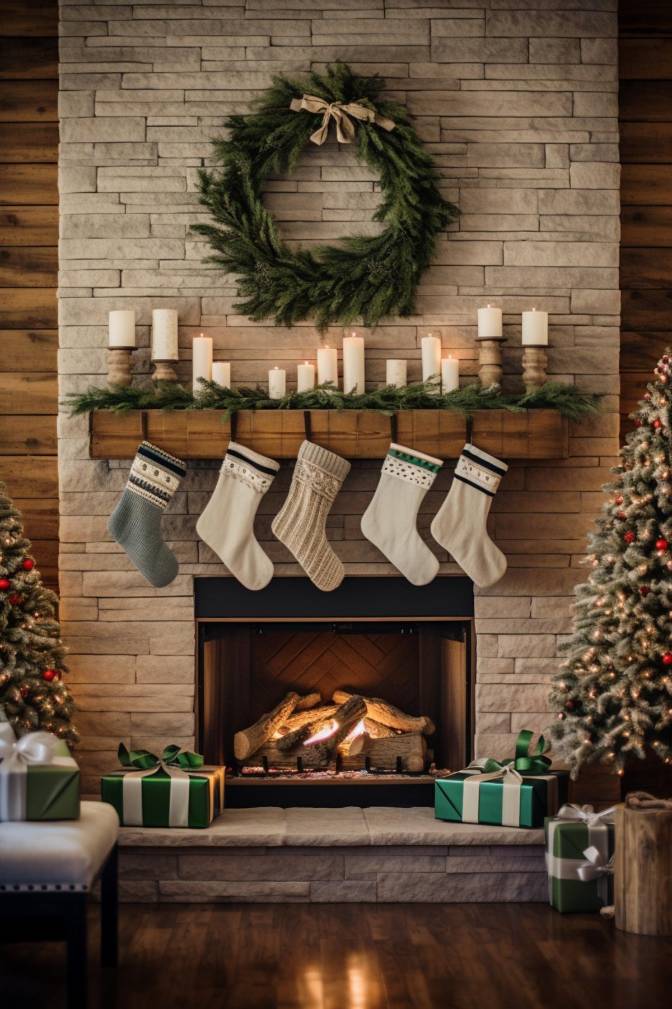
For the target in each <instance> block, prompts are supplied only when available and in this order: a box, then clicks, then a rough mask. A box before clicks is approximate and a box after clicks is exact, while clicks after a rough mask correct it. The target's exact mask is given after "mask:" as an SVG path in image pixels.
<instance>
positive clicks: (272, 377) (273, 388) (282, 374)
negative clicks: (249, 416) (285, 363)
mask: <svg viewBox="0 0 672 1009" xmlns="http://www.w3.org/2000/svg"><path fill="white" fill-rule="evenodd" d="M286 391H287V372H286V371H285V369H284V368H278V367H277V366H276V367H275V368H271V370H270V371H269V373H268V398H269V399H282V397H283V396H284V395H285V393H286Z"/></svg>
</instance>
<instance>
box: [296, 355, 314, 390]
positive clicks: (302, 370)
mask: <svg viewBox="0 0 672 1009" xmlns="http://www.w3.org/2000/svg"><path fill="white" fill-rule="evenodd" d="M314 388H315V365H314V364H311V363H310V362H309V361H304V362H303V364H297V366H296V391H297V392H310V390H311V389H314Z"/></svg>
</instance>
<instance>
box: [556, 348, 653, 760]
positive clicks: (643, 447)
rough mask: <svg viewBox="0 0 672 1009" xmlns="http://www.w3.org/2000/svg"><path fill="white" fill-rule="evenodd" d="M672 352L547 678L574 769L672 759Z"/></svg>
mask: <svg viewBox="0 0 672 1009" xmlns="http://www.w3.org/2000/svg"><path fill="white" fill-rule="evenodd" d="M671 406H672V358H671V357H670V355H669V354H665V355H664V357H662V358H661V360H660V361H659V362H658V365H657V366H656V369H655V378H654V381H653V382H652V383H651V384H650V385H649V386H648V391H647V392H646V394H645V396H644V399H643V400H642V401H641V403H640V404H639V407H638V409H637V411H636V413H635V414H634V419H635V425H636V426H635V430H634V431H633V432H632V433H631V434H630V435H629V436H628V438H627V440H626V444H625V446H624V448H623V449H622V450H621V457H620V463H619V465H618V466H617V467H616V468H615V470H614V473H615V474H616V476H615V479H614V481H613V483H611V484H608V485H607V486H606V487H605V492H606V494H607V496H608V499H607V502H606V503H605V505H604V508H603V514H602V515H601V516H600V518H599V519H598V521H597V528H596V531H595V532H593V533H592V534H591V536H590V539H589V548H590V555H589V557H588V563H589V564H591V565H592V571H591V573H590V575H589V577H588V580H587V581H586V582H585V583H584V584H582V585H580V586H579V587H578V588H577V600H576V606H575V618H574V630H573V634H572V637H571V639H570V641H569V642H568V644H567V646H566V662H565V664H564V667H563V669H562V670H561V671H560V673H559V674H558V675H557V676H555V677H554V681H553V687H552V691H551V702H552V704H553V706H554V708H555V710H557V712H558V719H557V721H556V722H554V724H553V726H552V729H551V732H552V735H553V736H554V737H555V740H556V745H555V752H556V753H557V754H558V755H559V756H562V757H564V758H565V759H567V760H568V761H569V763H570V766H571V768H572V771H573V773H576V772H577V771H578V769H579V767H580V766H581V765H582V764H584V763H588V762H592V761H595V760H600V761H602V762H603V763H606V764H611V765H612V766H614V767H615V768H616V769H617V770H619V771H622V769H623V767H624V765H625V763H626V761H627V760H628V758H630V757H633V756H634V757H640V758H643V757H645V756H646V755H647V752H653V753H655V754H657V755H658V756H659V757H660V758H661V760H663V761H664V762H665V763H667V764H672V461H671V455H672V444H671V442H670V436H671V430H670V422H671V411H670V407H671Z"/></svg>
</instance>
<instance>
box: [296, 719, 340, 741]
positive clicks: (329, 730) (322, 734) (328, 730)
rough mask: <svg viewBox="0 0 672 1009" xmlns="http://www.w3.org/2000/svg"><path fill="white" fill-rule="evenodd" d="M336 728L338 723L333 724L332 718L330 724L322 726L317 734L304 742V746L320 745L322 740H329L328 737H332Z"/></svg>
mask: <svg viewBox="0 0 672 1009" xmlns="http://www.w3.org/2000/svg"><path fill="white" fill-rule="evenodd" d="M337 728H338V722H335V721H334V719H333V718H332V719H331V721H330V722H327V724H326V725H324V726H322V728H321V729H320V731H319V732H316V733H315V735H314V736H309V737H308V739H306V740H305V741H304V744H303V745H304V746H309V745H310V744H311V743H320V742H322V740H323V739H329V736H333V734H334V733H335V732H336V729H337Z"/></svg>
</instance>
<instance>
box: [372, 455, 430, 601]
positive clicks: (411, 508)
mask: <svg viewBox="0 0 672 1009" xmlns="http://www.w3.org/2000/svg"><path fill="white" fill-rule="evenodd" d="M442 465H443V463H442V462H441V460H440V459H435V458H434V457H433V456H431V455H425V454H424V452H416V451H415V450H414V449H410V448H404V446H403V445H395V444H392V445H390V447H389V449H388V450H387V456H386V457H385V462H384V463H383V469H382V473H381V475H380V481H379V483H378V487H377V488H376V493H375V494H374V496H373V500H372V501H371V504H370V505H369V507H368V508H367V509H366V511H365V512H364V515H363V516H362V532H363V533H364V535H365V536H366V538H367V540H370V541H371V543H373V544H374V546H377V547H378V549H379V550H380V552H381V553H383V554H385V556H386V557H387V559H388V560H390V561H392V563H393V564H394V566H395V567H396V568H398V570H399V571H401V573H402V575H404V576H405V577H406V578H408V580H409V582H411V583H412V584H413V585H426V584H427V583H428V582H431V581H432V579H433V578H435V577H436V575H437V572H438V570H439V562H438V560H437V559H436V557H435V556H434V554H433V553H432V551H431V550H430V549H429V547H428V546H426V544H425V543H424V542H423V541H422V540H421V539H420V536H419V534H418V528H417V522H418V510H419V508H420V505H421V503H422V499H423V498H424V496H425V494H426V493H427V491H428V490H429V488H430V487H431V486H432V484H433V483H434V480H435V479H436V474H437V473H438V472H439V470H440V469H441V466H442Z"/></svg>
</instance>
